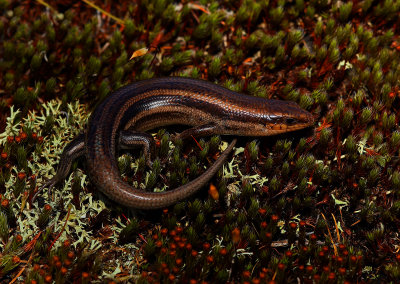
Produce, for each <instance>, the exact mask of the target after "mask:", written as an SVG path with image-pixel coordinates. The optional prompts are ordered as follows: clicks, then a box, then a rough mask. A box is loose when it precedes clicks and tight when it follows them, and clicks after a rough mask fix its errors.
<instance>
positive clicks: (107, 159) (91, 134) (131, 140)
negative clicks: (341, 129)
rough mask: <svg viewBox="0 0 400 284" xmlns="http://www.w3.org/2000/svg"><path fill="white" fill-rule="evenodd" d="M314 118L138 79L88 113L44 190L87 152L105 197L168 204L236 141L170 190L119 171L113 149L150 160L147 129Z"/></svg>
mask: <svg viewBox="0 0 400 284" xmlns="http://www.w3.org/2000/svg"><path fill="white" fill-rule="evenodd" d="M313 123H314V119H313V116H312V115H311V114H310V113H309V112H307V111H305V110H303V109H301V108H300V107H299V106H298V105H297V104H296V103H294V102H288V101H280V100H268V99H264V98H259V97H252V96H246V95H243V94H239V93H237V92H234V91H231V90H228V89H226V88H224V87H221V86H218V85H215V84H213V83H210V82H207V81H204V80H195V79H189V78H183V77H166V78H156V79H149V80H143V81H139V82H136V83H133V84H130V85H127V86H125V87H122V88H120V89H119V90H117V91H115V92H113V93H112V94H111V95H110V96H109V97H107V98H106V99H105V100H104V101H103V102H102V103H101V104H100V105H99V106H98V107H97V108H96V109H95V110H94V112H93V113H92V115H91V117H90V119H89V123H88V125H87V128H86V131H85V133H84V134H80V135H79V136H77V137H76V138H75V139H74V140H73V141H72V142H71V143H70V144H68V145H67V146H66V147H65V149H64V151H63V153H62V155H61V158H60V163H59V167H58V170H57V173H56V175H55V176H54V177H53V178H52V179H50V180H49V181H47V182H46V183H45V184H44V185H43V188H44V187H49V188H51V187H53V186H54V185H55V184H56V183H58V182H60V181H62V180H64V179H65V177H66V176H67V175H68V173H69V171H70V168H71V165H72V162H73V160H74V159H76V158H77V157H79V156H85V157H86V162H87V169H88V174H89V177H90V180H91V181H92V182H93V183H94V184H95V186H96V187H97V188H98V189H99V190H101V191H102V192H103V193H104V194H105V195H107V196H108V197H109V198H110V199H112V200H114V201H116V202H118V203H120V204H122V205H125V206H128V207H132V208H137V209H157V208H163V207H167V206H169V205H172V204H174V203H176V202H178V201H180V200H183V199H185V198H187V197H188V196H190V195H192V194H193V193H194V192H196V191H197V190H199V189H200V188H201V187H203V186H204V185H205V184H206V183H207V182H208V181H209V180H210V179H211V178H212V176H213V175H214V174H215V173H216V172H217V171H218V169H219V168H221V166H222V165H223V163H224V162H225V161H226V159H227V158H228V155H229V153H230V151H231V150H232V149H233V147H234V145H235V143H236V139H234V140H233V141H232V142H231V143H230V144H229V146H228V148H227V149H226V150H225V151H224V152H223V153H222V154H221V155H220V157H219V158H218V159H217V160H216V161H215V163H214V164H213V165H212V166H210V167H209V169H207V170H206V171H205V172H204V173H203V174H202V175H201V176H199V177H197V178H196V179H194V180H192V181H190V182H189V183H187V184H185V185H182V186H180V187H178V188H175V189H173V190H168V191H165V192H147V191H143V190H141V189H138V188H133V187H132V186H130V185H128V184H127V183H126V182H125V181H124V180H123V179H122V178H121V176H120V174H119V171H118V166H117V161H116V151H117V146H119V147H120V148H129V147H134V146H137V145H141V146H142V147H143V149H144V153H145V156H146V161H147V163H148V164H150V149H151V148H152V145H153V143H154V142H153V138H152V136H151V135H149V134H147V133H145V131H147V130H150V129H154V128H157V127H161V126H166V125H171V124H183V125H189V126H192V128H189V129H187V130H184V131H183V132H182V133H180V134H177V135H176V138H181V139H186V138H188V137H190V136H191V135H193V136H196V137H199V136H206V135H214V134H221V135H239V136H269V135H276V134H280V133H284V132H289V131H294V130H298V129H302V128H306V127H309V126H311V125H312V124H313Z"/></svg>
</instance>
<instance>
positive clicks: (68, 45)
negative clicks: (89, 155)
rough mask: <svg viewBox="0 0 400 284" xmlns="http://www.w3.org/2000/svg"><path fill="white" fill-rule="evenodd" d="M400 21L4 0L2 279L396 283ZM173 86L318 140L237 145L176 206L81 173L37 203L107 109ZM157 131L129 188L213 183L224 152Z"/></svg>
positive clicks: (350, 6) (164, 4) (126, 158)
mask: <svg viewBox="0 0 400 284" xmlns="http://www.w3.org/2000/svg"><path fill="white" fill-rule="evenodd" d="M399 10H400V1H392V0H385V1H372V0H364V1H356V0H355V1H325V0H312V1H302V0H293V1H285V0H279V1H272V0H271V1H248V0H243V1H228V0H225V1H207V0H200V1H198V2H190V1H178V2H173V1H169V0H142V1H125V2H123V3H122V4H117V1H103V2H101V1H88V0H84V1H79V2H75V1H67V0H66V1H42V0H41V1H12V0H0V36H1V40H0V94H1V97H0V110H1V113H0V133H1V134H0V153H1V156H0V167H1V171H0V201H1V206H0V241H1V242H0V248H1V251H0V281H1V282H10V281H13V282H15V281H17V282H18V281H19V282H26V283H45V282H48V283H51V282H56V283H62V282H67V283H69V282H75V283H81V282H82V283H89V282H99V283H103V282H105V281H109V282H135V281H138V282H141V283H147V282H150V283H153V282H155V283H157V282H161V283H166V282H171V283H173V282H190V283H200V282H208V283H217V282H218V283H222V282H232V283H238V282H239V283H266V282H268V283H298V281H301V282H302V283H327V282H329V283H344V282H346V283H351V282H354V283H356V282H357V283H360V282H368V281H373V280H374V279H377V280H378V281H380V282H392V283H395V282H397V281H399V279H400V240H399V238H400V236H399V227H400V219H399V218H400V217H399V216H400V168H399V167H400V163H399V147H400V132H399V125H398V123H399V119H400V114H399V111H398V109H399V107H400V86H399V82H400V56H399V55H400V38H399V34H400V30H399V27H400V20H399V19H400V18H399V17H398V13H399ZM132 55H133V56H132ZM131 57H133V58H131ZM169 75H176V76H189V77H193V78H203V79H206V80H209V81H212V82H215V83H217V84H220V85H223V86H226V87H227V88H230V89H233V90H236V91H240V92H243V93H246V94H248V95H254V96H260V97H265V98H274V99H281V100H292V101H295V102H297V103H298V104H300V106H301V107H303V108H304V109H307V110H308V111H310V112H311V113H312V114H313V116H314V117H315V120H316V125H315V128H313V129H310V130H308V131H302V132H299V133H290V134H288V135H283V136H279V137H271V138H262V139H257V140H254V138H241V139H240V141H239V144H238V150H237V151H236V152H235V154H234V156H233V159H232V160H231V161H230V162H229V163H228V164H227V165H226V166H225V167H224V170H223V171H221V172H220V173H219V174H218V175H217V176H216V177H215V178H214V179H213V180H212V184H211V185H210V186H209V188H208V191H207V189H205V190H203V192H202V193H200V194H198V195H196V196H194V197H192V198H190V199H189V200H187V201H184V202H181V203H179V204H176V205H175V206H172V207H171V208H168V209H167V208H166V209H164V210H159V211H152V212H134V211H132V210H128V209H126V208H121V207H120V206H118V205H117V204H114V203H111V202H110V201H109V200H107V199H106V198H104V197H103V196H101V194H99V193H98V192H97V191H96V189H95V188H93V186H92V185H91V183H90V182H88V179H87V177H86V175H85V166H84V165H85V164H84V161H78V162H77V163H75V165H74V171H73V172H74V173H73V174H72V175H70V176H69V178H68V179H67V180H66V182H65V184H62V185H59V186H58V187H57V188H56V189H53V190H52V191H51V193H50V195H49V193H48V192H47V191H44V192H43V193H41V194H40V195H39V197H38V199H37V201H35V202H33V203H32V202H31V201H32V196H33V194H34V193H35V191H36V190H37V189H38V187H40V185H41V184H42V183H43V182H44V181H45V180H46V179H47V178H49V177H51V176H52V175H53V174H54V172H55V167H56V164H57V161H58V158H59V155H60V153H61V151H62V149H63V147H65V145H66V144H67V143H68V141H70V140H71V139H72V138H73V137H74V135H76V134H77V133H79V132H80V131H82V130H83V129H84V125H85V123H86V121H87V117H88V115H89V113H90V111H91V110H92V109H93V107H95V105H96V104H97V103H98V102H99V101H101V100H102V99H103V98H105V97H106V96H107V95H108V94H109V92H110V91H112V90H115V89H117V88H119V87H121V86H123V85H126V84H128V83H130V82H134V81H136V80H142V79H146V78H151V77H160V76H169ZM154 134H155V135H154V136H155V138H156V140H157V141H158V146H157V150H156V153H155V161H156V162H155V164H154V165H153V169H152V170H151V171H150V170H149V169H147V168H146V167H145V162H144V158H143V156H142V155H141V154H139V153H132V154H123V155H122V156H121V157H120V158H119V166H120V170H121V173H122V175H123V176H124V177H125V178H126V180H127V182H129V183H131V184H134V185H137V186H140V187H142V188H148V189H152V188H155V187H156V188H158V189H160V190H163V189H165V186H166V185H168V187H169V188H173V187H175V186H177V185H180V184H183V183H185V182H187V181H188V180H190V179H193V178H194V177H195V176H197V175H199V174H201V173H202V172H203V171H204V169H205V168H206V167H208V166H209V165H210V163H212V161H213V159H214V158H215V156H216V155H217V154H218V153H219V152H220V148H219V145H220V144H221V139H222V140H224V141H229V139H230V138H229V137H222V138H220V137H211V138H205V139H202V140H200V141H199V143H198V144H197V143H196V142H195V141H184V142H181V141H178V143H176V144H175V145H173V144H172V143H171V142H169V135H168V133H167V132H165V131H164V130H159V131H158V132H157V133H154ZM167 190H168V189H167Z"/></svg>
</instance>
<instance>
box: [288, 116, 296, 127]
mask: <svg viewBox="0 0 400 284" xmlns="http://www.w3.org/2000/svg"><path fill="white" fill-rule="evenodd" d="M295 123H296V119H294V118H291V117H288V118H286V124H287V125H293V124H295Z"/></svg>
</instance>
